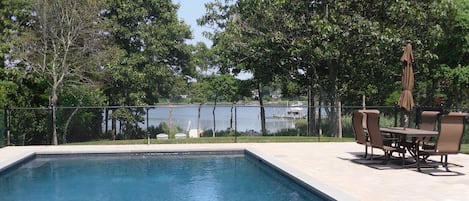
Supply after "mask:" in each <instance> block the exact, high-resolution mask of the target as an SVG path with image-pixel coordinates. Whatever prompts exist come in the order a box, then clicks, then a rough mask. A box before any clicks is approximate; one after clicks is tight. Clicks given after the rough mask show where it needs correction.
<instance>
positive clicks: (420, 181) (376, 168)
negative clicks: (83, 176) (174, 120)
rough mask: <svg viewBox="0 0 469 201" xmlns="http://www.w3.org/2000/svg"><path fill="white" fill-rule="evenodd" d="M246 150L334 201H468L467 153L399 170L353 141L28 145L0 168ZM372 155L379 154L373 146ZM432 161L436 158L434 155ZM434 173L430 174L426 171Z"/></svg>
mask: <svg viewBox="0 0 469 201" xmlns="http://www.w3.org/2000/svg"><path fill="white" fill-rule="evenodd" d="M233 150H247V151H249V152H251V153H253V154H254V155H256V156H258V157H260V158H262V159H263V160H264V161H265V162H267V163H270V164H272V165H274V166H276V167H278V168H279V169H281V170H282V171H284V172H286V173H287V174H290V175H292V176H293V177H296V178H299V179H301V180H302V181H303V182H304V183H306V184H309V185H311V186H314V187H315V188H316V189H318V190H320V191H322V192H324V193H326V194H328V195H330V196H332V197H334V198H336V199H338V200H370V201H371V200H373V201H374V200H393V201H394V200H416V201H417V200H418V201H422V200H429V201H430V200H438V201H441V200H448V201H449V200H467V199H468V198H469V191H468V189H469V169H468V167H469V155H465V154H458V155H450V156H449V162H450V163H454V164H458V165H461V166H464V167H459V166H454V165H452V166H450V169H451V170H452V171H455V172H458V174H454V173H451V174H447V173H446V172H444V168H442V167H439V168H438V169H433V168H431V169H423V173H420V172H417V171H416V169H415V168H401V167H400V166H399V165H394V164H393V163H390V164H387V165H370V164H368V163H369V161H365V160H362V159H361V158H360V157H359V155H360V154H363V152H364V146H362V145H358V144H356V143H352V142H350V143H246V144H241V143H238V144H174V145H169V144H159V145H99V146H98V145H97V146H94V145H93V146H91V145H90V146H82V145H80V146H69V145H65V146H27V147H5V148H2V149H0V171H1V170H3V169H5V168H7V167H9V166H11V165H13V164H15V163H16V162H18V161H19V160H21V159H23V158H25V157H28V156H31V155H34V154H63V153H115V152H120V153H127V152H181V151H233ZM374 153H375V154H382V152H381V151H379V150H375V152H374ZM432 159H434V160H439V157H435V158H433V157H432ZM430 172H432V173H435V174H438V175H439V176H433V175H430V174H429V173H430Z"/></svg>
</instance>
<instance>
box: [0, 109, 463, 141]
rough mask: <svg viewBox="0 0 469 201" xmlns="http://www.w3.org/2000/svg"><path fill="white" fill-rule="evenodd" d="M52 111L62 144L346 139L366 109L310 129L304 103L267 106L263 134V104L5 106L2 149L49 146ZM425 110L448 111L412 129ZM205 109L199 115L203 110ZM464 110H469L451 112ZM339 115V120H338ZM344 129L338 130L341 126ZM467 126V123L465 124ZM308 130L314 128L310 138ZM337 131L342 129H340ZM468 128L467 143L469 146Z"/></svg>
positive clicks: (389, 112) (319, 112)
mask: <svg viewBox="0 0 469 201" xmlns="http://www.w3.org/2000/svg"><path fill="white" fill-rule="evenodd" d="M52 109H55V110H56V114H57V118H56V128H57V133H58V141H59V143H61V144H64V143H71V142H83V141H90V140H96V139H117V140H119V139H146V138H156V137H157V135H158V134H162V133H165V134H167V135H168V138H178V137H181V136H185V137H188V136H190V137H213V136H240V135H242V136H243V135H245V136H250V135H269V136H270V135H278V136H285V135H288V136H292V135H295V136H319V135H321V136H342V137H353V133H352V127H351V125H352V124H351V113H352V112H353V111H354V110H357V109H362V106H342V107H341V108H340V112H338V111H339V110H337V108H334V107H329V106H317V107H311V108H310V109H312V110H311V111H314V112H313V113H310V114H313V115H314V120H313V121H312V122H313V125H308V121H307V118H308V112H307V111H308V108H307V107H306V106H301V105H291V106H284V105H266V106H264V111H265V127H266V130H265V132H264V133H262V126H261V125H262V123H261V119H262V118H261V115H260V111H261V108H260V106H258V105H217V106H216V107H215V106H214V105H202V106H201V107H200V108H199V105H153V106H105V107H56V108H45V107H41V108H19V107H4V108H3V110H1V111H0V112H1V114H2V116H3V118H2V121H1V122H0V131H1V132H2V133H3V135H1V136H0V147H1V146H5V145H32V144H50V143H51V138H52V136H51V133H52V128H53V126H52V124H53V119H52ZM367 109H378V110H380V111H381V118H380V120H381V121H380V124H381V126H398V125H400V123H402V122H401V121H400V119H401V114H402V113H401V110H400V109H399V108H397V107H393V106H367ZM423 110H439V111H442V112H449V110H444V108H442V107H415V108H414V110H413V111H412V112H411V113H409V121H407V122H406V126H407V127H416V125H417V124H418V123H419V121H420V117H419V114H420V113H421V111H423ZM199 111H200V112H199ZM451 111H465V112H468V111H469V109H456V110H454V109H452V110H451ZM339 114H340V116H339ZM339 122H340V125H341V127H338V126H337V125H339ZM466 123H467V121H466ZM308 126H310V127H313V129H311V130H312V132H311V134H308ZM337 128H341V129H340V130H337ZM468 130H469V129H468V128H467V126H466V130H465V138H464V140H465V142H469V131H468Z"/></svg>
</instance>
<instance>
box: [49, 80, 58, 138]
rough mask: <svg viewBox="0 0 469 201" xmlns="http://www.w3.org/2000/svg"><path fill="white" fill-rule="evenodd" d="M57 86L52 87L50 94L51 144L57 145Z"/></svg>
mask: <svg viewBox="0 0 469 201" xmlns="http://www.w3.org/2000/svg"><path fill="white" fill-rule="evenodd" d="M57 99H58V98H57V86H56V85H55V84H54V86H52V94H51V107H52V108H51V109H52V144H53V145H58V144H59V143H58V140H57V109H56V107H57Z"/></svg>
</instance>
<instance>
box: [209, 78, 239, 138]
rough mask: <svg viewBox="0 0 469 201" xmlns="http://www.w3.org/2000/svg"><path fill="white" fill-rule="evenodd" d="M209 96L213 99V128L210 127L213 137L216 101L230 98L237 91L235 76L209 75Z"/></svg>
mask: <svg viewBox="0 0 469 201" xmlns="http://www.w3.org/2000/svg"><path fill="white" fill-rule="evenodd" d="M209 86H210V90H209V94H210V95H209V96H210V98H211V99H212V100H213V102H214V103H213V110H212V115H213V129H212V134H213V137H215V131H216V123H215V122H216V121H215V120H216V117H215V109H216V107H217V102H218V101H219V100H220V99H222V100H231V99H230V98H232V97H233V96H234V95H235V94H236V92H237V91H238V88H237V85H236V80H235V78H234V77H233V76H232V75H230V74H222V75H214V76H213V77H211V79H210V81H209Z"/></svg>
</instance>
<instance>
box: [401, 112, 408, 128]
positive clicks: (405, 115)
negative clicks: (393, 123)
mask: <svg viewBox="0 0 469 201" xmlns="http://www.w3.org/2000/svg"><path fill="white" fill-rule="evenodd" d="M408 121H409V114H408V112H407V110H405V109H401V121H400V122H401V127H403V128H404V129H405V128H406V127H407V122H408Z"/></svg>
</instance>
